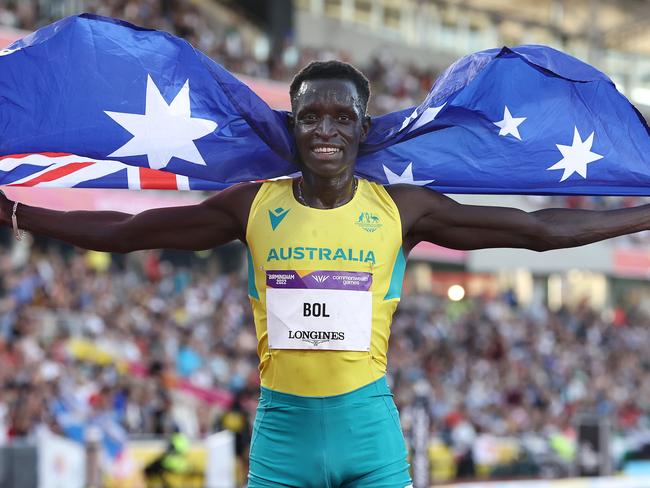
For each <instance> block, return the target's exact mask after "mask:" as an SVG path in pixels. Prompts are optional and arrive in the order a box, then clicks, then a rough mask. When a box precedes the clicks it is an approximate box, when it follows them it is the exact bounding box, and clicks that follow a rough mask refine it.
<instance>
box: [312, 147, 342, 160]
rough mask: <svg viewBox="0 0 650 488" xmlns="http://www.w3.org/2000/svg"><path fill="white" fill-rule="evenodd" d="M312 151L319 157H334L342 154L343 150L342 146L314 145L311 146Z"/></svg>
mask: <svg viewBox="0 0 650 488" xmlns="http://www.w3.org/2000/svg"><path fill="white" fill-rule="evenodd" d="M311 152H312V153H313V154H314V155H316V157H318V158H326V159H330V158H334V157H336V156H338V155H339V154H341V153H342V152H343V150H342V149H341V148H340V147H336V146H324V145H323V146H320V145H319V146H314V147H312V148H311Z"/></svg>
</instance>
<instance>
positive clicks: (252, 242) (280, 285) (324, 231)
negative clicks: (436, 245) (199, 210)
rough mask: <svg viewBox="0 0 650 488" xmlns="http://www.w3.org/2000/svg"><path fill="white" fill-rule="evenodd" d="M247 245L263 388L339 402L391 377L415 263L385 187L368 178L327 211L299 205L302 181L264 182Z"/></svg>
mask: <svg viewBox="0 0 650 488" xmlns="http://www.w3.org/2000/svg"><path fill="white" fill-rule="evenodd" d="M246 241H247V243H248V279H249V284H248V295H249V297H250V301H251V304H252V308H253V314H254V317H255V328H256V332H257V340H258V347H257V350H258V354H259V357H260V375H261V382H262V386H264V387H266V388H269V389H271V390H275V391H280V392H284V393H290V394H294V395H302V396H330V395H339V394H342V393H347V392H350V391H352V390H355V389H357V388H360V387H362V386H364V385H367V384H369V383H371V382H373V381H375V380H377V379H379V378H381V377H382V376H383V375H385V374H386V352H387V349H388V337H389V335H390V324H391V319H392V316H393V312H394V311H395V308H396V307H397V303H398V301H399V298H400V293H401V288H402V279H403V275H404V268H405V265H406V262H405V259H404V254H403V252H402V230H401V222H400V217H399V212H398V210H397V206H396V205H395V203H394V202H393V200H392V198H391V197H390V196H389V195H388V193H387V192H386V190H385V189H384V188H383V187H382V186H381V185H378V184H376V183H371V182H369V181H366V180H362V179H359V185H358V188H357V191H356V193H355V195H354V197H353V198H352V200H350V201H349V202H348V203H346V204H345V205H342V206H340V207H337V208H333V209H325V210H323V209H315V208H310V207H306V206H304V205H301V204H300V203H299V202H297V201H296V199H295V198H294V196H293V192H292V180H289V179H285V180H280V181H273V182H266V183H263V184H262V186H261V188H260V190H259V192H258V193H257V196H256V197H255V199H254V201H253V204H252V206H251V210H250V215H249V219H248V227H247V229H246Z"/></svg>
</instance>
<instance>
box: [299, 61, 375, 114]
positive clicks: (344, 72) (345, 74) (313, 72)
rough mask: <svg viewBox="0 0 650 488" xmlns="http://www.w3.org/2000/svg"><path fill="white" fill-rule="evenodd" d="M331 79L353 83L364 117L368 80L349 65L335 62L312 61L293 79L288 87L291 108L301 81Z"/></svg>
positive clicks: (368, 96)
mask: <svg viewBox="0 0 650 488" xmlns="http://www.w3.org/2000/svg"><path fill="white" fill-rule="evenodd" d="M332 79H335V80H341V79H343V80H349V81H351V82H352V83H354V86H355V87H356V88H357V93H358V94H359V96H360V97H361V104H362V107H361V108H362V113H361V115H366V112H367V110H368V100H370V82H369V81H368V78H366V76H365V75H364V74H363V73H362V72H361V71H359V70H358V69H357V68H355V67H354V66H352V65H351V64H349V63H344V62H343V61H337V60H331V61H312V62H311V63H309V64H308V65H307V66H305V67H304V68H303V69H301V70H300V71H299V72H298V74H296V76H294V77H293V80H292V81H291V86H289V97H290V98H291V106H292V108H293V106H294V103H295V101H296V97H297V95H298V90H299V89H300V85H302V82H303V81H308V80H332Z"/></svg>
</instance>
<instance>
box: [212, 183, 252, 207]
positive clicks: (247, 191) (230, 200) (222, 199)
mask: <svg viewBox="0 0 650 488" xmlns="http://www.w3.org/2000/svg"><path fill="white" fill-rule="evenodd" d="M261 186H262V182H257V181H256V182H252V183H239V184H237V185H233V186H231V187H229V188H226V189H225V190H222V191H220V192H219V193H217V194H216V195H212V196H211V197H209V198H207V199H206V200H205V201H204V202H203V203H204V204H205V205H207V206H214V207H224V206H226V207H231V208H242V209H245V210H246V212H248V210H249V209H250V206H251V204H252V203H253V200H254V199H255V196H256V195H257V192H258V191H259V189H260V187H261Z"/></svg>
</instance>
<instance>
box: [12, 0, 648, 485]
mask: <svg viewBox="0 0 650 488" xmlns="http://www.w3.org/2000/svg"><path fill="white" fill-rule="evenodd" d="M84 11H86V12H94V13H97V14H101V15H107V16H112V17H117V18H120V19H124V20H127V21H130V22H133V23H135V24H138V25H141V26H145V27H150V28H155V29H162V30H166V31H169V32H172V33H174V34H176V35H179V36H181V37H184V38H186V39H187V40H188V41H190V42H191V43H192V44H193V45H195V46H196V47H198V48H199V49H201V50H202V51H204V52H206V53H207V54H208V55H210V56H211V57H212V58H214V59H215V60H216V61H218V62H219V63H221V64H223V65H224V66H225V67H227V68H228V69H229V70H231V71H233V72H234V73H236V74H237V75H238V76H239V77H240V78H241V79H243V80H244V81H245V82H246V83H248V84H249V85H250V86H251V87H253V89H254V90H256V91H257V92H258V94H260V95H261V96H262V97H263V98H264V99H265V100H266V101H267V102H268V103H269V104H270V105H271V106H273V107H274V108H284V109H287V108H288V105H289V104H288V101H289V100H288V93H287V91H288V81H289V80H290V79H291V77H292V75H293V74H295V72H296V71H297V70H299V69H300V68H301V67H302V66H304V65H305V64H306V63H308V62H309V61H312V60H325V59H331V58H337V59H342V60H345V61H349V62H352V63H354V64H355V65H357V66H358V67H360V68H361V69H362V70H363V72H364V73H365V74H366V75H367V76H368V77H369V79H370V81H371V84H372V91H373V95H372V99H371V103H370V112H371V114H372V115H379V114H382V113H385V112H389V111H393V110H396V109H403V108H407V107H409V106H412V105H416V104H418V103H420V102H421V101H422V99H423V98H424V95H425V94H426V92H427V91H428V90H429V88H430V86H431V85H432V83H433V81H434V80H435V79H436V77H437V75H438V74H440V73H441V71H442V70H444V69H445V68H446V67H447V66H448V65H449V64H450V63H451V62H453V61H454V60H455V59H457V58H458V57H460V56H462V55H464V54H467V53H469V52H473V51H477V50H483V49H487V48H491V47H497V46H502V45H516V44H524V43H538V44H547V45H551V46H553V47H556V48H558V49H562V50H564V51H567V52H569V53H570V54H573V55H575V56H577V57H579V58H581V59H583V60H585V61H588V62H590V63H592V64H594V65H595V66H597V67H598V68H600V69H601V70H603V71H605V72H606V73H607V74H608V75H610V76H611V78H612V79H613V80H614V81H615V83H616V84H617V87H618V88H619V90H620V91H621V92H623V93H624V94H625V95H626V96H628V97H629V98H630V99H631V100H632V102H633V103H635V104H636V105H637V107H638V108H639V109H640V110H641V111H642V112H643V113H646V114H647V113H650V1H648V0H619V1H613V0H612V1H608V0H535V1H532V0H519V1H517V2H509V1H506V0H375V1H370V0H295V1H292V0H268V1H253V0H239V1H235V0H232V1H227V0H220V1H217V0H10V1H8V0H0V48H2V47H5V46H6V45H8V44H9V43H10V42H11V41H12V40H15V39H17V38H19V37H21V36H23V35H26V34H27V33H29V32H30V31H33V30H34V29H37V28H39V27H41V26H43V25H45V24H48V23H50V22H53V21H55V20H57V19H59V18H61V17H63V16H66V15H72V14H75V13H79V12H84ZM7 193H8V195H9V197H10V198H16V199H19V200H21V201H25V202H30V203H33V204H37V205H44V206H48V207H52V208H60V209H73V208H86V209H109V208H110V209H115V210H123V211H129V212H137V211H140V210H143V209H145V208H151V207H156V206H167V205H176V204H184V203H193V202H196V201H199V200H201V199H202V198H205V196H206V194H201V193H199V192H194V193H190V192H185V193H178V192H174V194H172V193H171V192H169V193H165V192H152V191H140V192H123V191H117V190H115V191H102V190H82V189H73V190H51V189H43V190H41V189H38V190H34V189H17V188H13V189H11V190H9V191H7ZM458 200H460V201H463V202H467V203H480V204H488V205H491V204H493V205H508V206H514V207H518V208H522V209H525V210H535V209H539V208H543V207H548V206H553V207H569V208H585V209H613V208H620V207H629V206H634V205H639V204H643V203H646V201H647V199H644V198H637V197H576V196H572V197H523V196H517V197H514V196H499V197H481V196H462V197H458ZM649 243H650V235H649V234H647V233H640V234H636V235H633V236H627V237H623V238H618V239H614V240H610V241H607V242H603V243H598V244H593V245H590V246H586V247H583V248H578V249H571V250H564V251H552V252H546V253H543V254H538V253H533V252H526V251H520V250H489V251H476V252H463V251H454V250H449V249H444V248H441V247H438V246H435V245H432V244H426V243H425V244H422V245H420V246H418V247H417V248H416V249H415V250H414V251H413V252H412V254H411V257H410V260H409V266H408V268H407V273H406V279H405V283H404V290H403V295H402V296H403V298H402V303H401V305H400V306H399V308H398V312H397V313H396V315H395V318H394V323H393V327H392V331H393V335H392V341H391V346H390V351H389V380H390V384H391V385H392V388H393V391H394V393H395V401H396V403H397V405H398V407H399V409H400V411H401V419H402V427H403V430H404V433H405V436H406V439H407V443H408V446H409V452H410V456H411V464H412V466H413V476H414V482H415V483H414V485H415V487H416V488H424V487H426V486H431V485H434V486H438V485H447V484H451V483H455V482H458V481H463V482H467V481H477V480H480V481H489V480H499V481H497V486H509V485H506V483H505V481H504V480H515V481H514V483H515V484H514V485H512V486H527V485H526V484H525V483H524V481H522V480H531V479H542V480H552V479H555V478H568V477H572V478H573V479H577V478H579V477H587V476H608V478H604V479H603V480H602V482H603V484H600V485H598V486H612V487H623V486H627V487H648V486H650V282H649V281H648V278H649V277H650V251H649V248H648V244H649ZM245 279H246V263H245V257H244V254H243V247H242V246H241V245H239V244H231V245H227V246H223V247H221V248H218V249H214V250H211V251H207V252H201V253H186V252H178V251H169V250H162V251H147V252H137V253H132V254H130V255H110V254H104V253H97V252H86V251H82V250H78V249H75V248H72V247H70V246H67V245H65V244H63V243H61V242H57V241H54V240H51V239H46V238H40V237H31V236H28V237H27V238H26V239H25V240H23V241H21V242H17V241H15V240H14V239H13V236H12V235H10V232H9V231H8V230H7V229H0V487H12V488H14V487H15V488H31V487H37V486H38V487H40V488H42V487H66V488H76V487H83V486H92V487H100V486H107V487H118V486H119V487H133V488H137V487H144V486H178V487H183V488H191V487H192V486H196V487H202V486H208V487H214V488H217V487H218V488H232V487H240V486H245V473H246V471H247V452H248V445H249V441H250V434H251V428H252V422H253V418H254V411H255V408H256V404H257V398H258V394H259V379H258V371H257V362H258V360H257V354H256V339H255V330H254V326H253V318H252V314H251V312H250V310H249V304H248V298H247V295H246V285H245ZM147 466H148V467H149V469H147V470H146V471H147V474H145V468H146V467H147ZM163 472H164V473H163ZM161 473H163V474H161ZM170 473H171V474H170ZM584 480H586V478H584ZM608 480H609V481H608ZM165 483H166V484H165ZM581 483H582V484H581ZM586 483H587V482H586V481H582V482H581V481H576V482H575V484H571V485H570V486H592V485H588V484H586ZM450 486H451V485H450ZM463 486H466V487H469V486H472V485H463ZM481 486H484V485H481ZM530 486H555V485H554V484H553V482H552V481H542V482H539V484H535V485H530ZM562 486H569V485H564V484H563V485H562Z"/></svg>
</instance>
